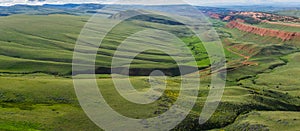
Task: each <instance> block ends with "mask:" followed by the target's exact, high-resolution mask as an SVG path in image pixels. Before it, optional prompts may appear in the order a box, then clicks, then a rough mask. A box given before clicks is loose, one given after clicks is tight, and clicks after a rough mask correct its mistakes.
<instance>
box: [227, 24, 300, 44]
mask: <svg viewBox="0 0 300 131" xmlns="http://www.w3.org/2000/svg"><path fill="white" fill-rule="evenodd" d="M227 27H228V28H237V29H239V30H241V31H245V32H249V33H253V34H257V35H260V36H271V37H276V38H279V39H282V40H283V41H288V40H292V39H300V32H286V31H280V30H272V29H266V28H259V27H256V26H251V25H247V24H243V23H240V22H237V21H231V22H229V23H228V24H227Z"/></svg>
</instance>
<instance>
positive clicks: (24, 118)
mask: <svg viewBox="0 0 300 131" xmlns="http://www.w3.org/2000/svg"><path fill="white" fill-rule="evenodd" d="M155 17H157V16H151V17H150V18H155ZM159 18H161V17H159ZM88 19H89V16H84V15H80V16H75V15H61V14H60V15H58V14H55V15H11V16H6V17H0V30H1V34H0V72H1V73H0V116H1V117H0V130H14V131H24V130H28V131H34V130H101V129H100V128H98V127H97V126H96V125H95V124H94V123H93V122H92V121H91V120H90V119H89V118H88V117H87V116H86V115H85V113H84V111H83V110H82V109H81V107H80V105H79V102H78V100H77V97H76V94H75V91H74V87H73V80H72V76H71V73H72V69H71V68H72V57H73V50H74V47H75V43H76V40H77V37H78V36H79V34H80V31H81V29H82V28H83V27H84V24H85V23H86V22H87V20H88ZM100 19H101V20H103V21H113V19H108V18H100ZM160 20H161V19H160ZM224 24H226V23H224V22H220V21H217V20H213V25H214V27H215V29H216V30H217V32H218V33H219V35H220V38H221V40H222V42H223V46H224V52H225V55H226V60H227V61H226V62H227V66H228V67H227V70H228V76H227V79H226V82H227V83H226V87H225V91H224V94H223V97H222V101H221V103H220V105H219V107H218V109H217V110H216V112H215V113H214V114H213V116H212V117H211V118H210V119H209V120H208V122H207V123H205V124H203V125H199V124H198V119H199V115H200V113H201V110H202V108H203V106H204V103H205V100H206V98H207V95H208V92H209V90H210V89H211V88H214V87H211V86H210V82H211V80H210V76H211V72H210V69H209V68H208V66H209V65H210V60H209V58H208V54H207V52H206V51H205V48H204V45H207V46H211V47H212V48H214V45H213V44H212V43H202V42H201V41H200V40H199V39H198V38H197V37H195V35H194V34H193V33H192V32H190V31H186V27H184V26H183V25H181V24H179V23H176V22H174V21H173V22H172V20H170V19H167V18H163V20H162V21H158V22H157V21H155V22H153V21H149V19H148V17H141V18H140V17H137V18H133V19H129V20H127V21H124V22H122V23H121V24H119V25H118V26H117V27H115V28H113V29H112V30H111V32H110V34H109V35H108V36H107V37H106V38H105V39H104V41H103V44H102V45H101V47H100V48H99V50H98V53H97V59H96V63H95V64H96V69H101V68H109V67H110V61H111V60H112V56H113V55H114V53H115V50H116V49H117V48H118V46H119V45H120V44H121V43H122V42H123V41H124V40H125V39H126V38H127V37H128V36H129V35H131V34H133V33H135V32H138V31H141V30H145V29H160V30H165V31H168V32H171V33H173V34H175V35H176V36H178V37H179V38H180V40H182V41H183V42H184V44H186V45H187V47H189V49H191V51H192V55H193V56H194V57H195V59H196V62H197V66H198V68H199V69H201V70H200V71H199V72H196V73H199V74H200V75H201V83H200V89H199V90H198V92H199V95H198V98H197V102H196V104H195V106H194V108H193V110H192V111H191V112H190V114H189V115H188V117H187V118H186V119H185V120H184V121H183V122H182V123H181V124H179V125H178V126H177V127H175V128H174V130H243V129H245V130H277V129H280V130H281V129H283V130H284V129H286V130H297V129H298V128H299V126H298V125H299V123H300V113H299V111H300V97H299V95H300V94H299V90H300V89H299V88H300V83H299V82H298V77H297V76H299V75H300V74H299V75H298V74H297V72H298V71H299V62H300V61H299V58H300V54H299V53H298V52H299V49H298V47H299V42H298V44H297V41H287V42H283V41H281V40H279V39H275V38H272V37H262V36H258V35H254V34H248V33H244V32H241V31H238V30H236V29H228V28H225V27H224ZM294 30H297V31H299V30H298V29H294ZM132 41H133V43H134V44H139V41H141V43H142V42H144V41H152V42H153V43H155V42H156V41H155V40H154V39H153V38H147V39H134V40H132ZM156 44H159V45H160V46H161V47H162V48H168V44H167V43H156ZM137 51H139V48H134V47H126V48H124V49H123V50H121V52H122V53H123V54H126V55H130V54H132V53H134V52H137ZM246 57H249V59H245V58H246ZM116 58H117V60H122V59H128V58H126V57H123V56H116ZM181 59H183V58H181ZM183 60H184V59H183ZM189 62H190V60H186V63H189ZM247 63H248V64H247ZM130 66H131V67H133V68H135V69H139V70H142V71H143V70H145V69H156V68H159V69H169V68H172V67H174V66H176V63H174V60H173V59H172V58H171V57H170V56H168V55H166V54H165V53H163V52H161V51H157V50H147V51H145V52H142V53H140V54H139V55H138V56H136V57H135V59H134V61H133V62H132V65H130ZM96 80H97V83H98V85H99V89H100V91H101V93H102V94H104V98H105V100H106V101H107V102H108V103H109V105H110V106H111V107H112V108H113V109H115V110H116V111H117V112H119V113H120V114H122V115H124V116H128V117H132V118H139V119H141V118H149V117H155V116H158V115H159V114H162V113H164V112H165V111H167V110H168V109H169V108H170V106H171V105H172V104H173V103H174V102H175V101H176V98H177V97H178V94H179V90H178V88H179V86H180V84H181V80H180V78H179V77H178V76H173V77H172V75H171V76H168V77H167V79H166V81H165V82H167V88H166V91H164V93H163V95H162V97H161V98H160V99H159V100H158V101H156V102H153V103H151V104H147V105H139V104H135V103H131V102H128V101H127V100H126V99H124V98H123V97H122V96H120V94H118V92H117V91H116V89H115V88H114V84H113V82H112V78H111V75H110V74H97V75H96ZM130 81H131V83H132V84H133V85H134V86H135V88H136V89H137V90H139V91H147V89H149V88H150V83H149V78H148V77H147V76H131V77H130ZM160 82H162V81H160ZM183 90H184V89H183ZM195 91H196V90H195ZM187 97H189V96H187Z"/></svg>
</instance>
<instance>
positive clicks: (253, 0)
mask: <svg viewBox="0 0 300 131" xmlns="http://www.w3.org/2000/svg"><path fill="white" fill-rule="evenodd" d="M281 2H282V3H286V4H290V3H293V2H299V0H0V5H2V6H3V5H4V6H5V5H6V6H7V5H14V4H30V5H41V4H65V3H99V4H113V3H122V4H151V5H162V4H183V3H185V4H192V5H231V4H232V5H236V4H246V5H254V4H266V3H281Z"/></svg>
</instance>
